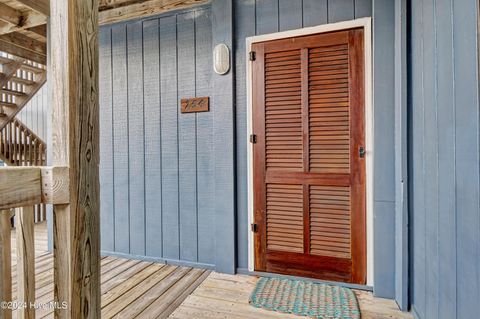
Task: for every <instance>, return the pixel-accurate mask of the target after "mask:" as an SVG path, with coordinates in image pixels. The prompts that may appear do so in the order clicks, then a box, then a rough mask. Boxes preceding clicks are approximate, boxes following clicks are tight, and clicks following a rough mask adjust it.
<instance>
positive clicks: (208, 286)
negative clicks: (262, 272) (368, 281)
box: [170, 273, 413, 319]
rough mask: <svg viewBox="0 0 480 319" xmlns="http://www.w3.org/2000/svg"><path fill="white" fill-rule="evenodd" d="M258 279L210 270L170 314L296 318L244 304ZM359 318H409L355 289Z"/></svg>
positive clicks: (177, 317) (183, 318)
mask: <svg viewBox="0 0 480 319" xmlns="http://www.w3.org/2000/svg"><path fill="white" fill-rule="evenodd" d="M257 280H258V278H257V277H253V276H243V275H235V276H231V275H224V274H219V273H211V274H210V275H209V276H208V278H207V279H206V280H205V281H204V282H203V283H202V284H200V286H198V288H197V289H196V290H195V291H194V292H193V293H192V294H191V295H190V296H189V297H188V298H187V299H185V301H184V302H183V303H182V304H181V305H180V307H178V308H177V310H175V312H174V313H173V314H172V315H171V316H170V318H174V319H187V318H188V319H190V318H202V319H247V318H248V319H250V318H251V319H253V318H262V319H298V318H302V317H299V316H296V315H289V314H282V313H278V312H272V311H268V310H263V309H257V308H254V307H252V306H250V305H249V304H248V298H249V295H250V293H251V292H252V291H253V289H254V287H255V283H256V282H257ZM355 293H356V295H357V298H358V300H359V302H360V308H361V312H362V319H386V318H398V319H411V318H413V317H412V316H411V315H410V314H409V313H402V312H401V311H399V310H398V307H397V305H396V304H395V302H394V301H392V300H388V299H382V298H374V297H373V295H372V293H370V292H365V291H355Z"/></svg>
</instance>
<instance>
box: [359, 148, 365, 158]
mask: <svg viewBox="0 0 480 319" xmlns="http://www.w3.org/2000/svg"><path fill="white" fill-rule="evenodd" d="M358 155H360V158H364V157H365V147H363V146H360V147H359V148H358Z"/></svg>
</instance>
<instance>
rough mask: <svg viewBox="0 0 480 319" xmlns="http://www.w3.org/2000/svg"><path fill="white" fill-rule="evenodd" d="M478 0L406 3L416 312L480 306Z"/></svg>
mask: <svg viewBox="0 0 480 319" xmlns="http://www.w3.org/2000/svg"><path fill="white" fill-rule="evenodd" d="M477 14H478V2H477V1H461V2H460V1H453V0H422V1H412V2H411V23H410V28H411V32H410V38H411V43H410V45H411V52H410V54H411V65H410V79H411V83H410V88H411V105H410V108H409V112H410V121H409V125H410V130H411V136H410V152H411V163H410V175H411V185H410V198H411V211H410V220H411V222H412V226H411V227H412V231H411V247H412V249H413V254H412V256H413V260H412V262H411V265H412V269H411V270H412V272H413V273H412V277H411V301H412V305H413V309H414V312H415V315H416V317H418V318H426V319H428V318H476V317H478V313H479V311H480V306H479V300H480V268H479V264H480V208H479V205H480V202H479V187H480V182H479V163H480V157H479V133H480V130H479V96H478V90H479V79H478V47H477V45H478V43H477V37H478V29H477V28H478V26H477V18H478V17H477Z"/></svg>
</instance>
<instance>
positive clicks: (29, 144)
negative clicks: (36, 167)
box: [28, 133, 33, 166]
mask: <svg viewBox="0 0 480 319" xmlns="http://www.w3.org/2000/svg"><path fill="white" fill-rule="evenodd" d="M28 135H29V137H30V139H29V143H28V150H29V154H30V165H29V166H33V136H32V135H31V134H30V133H28Z"/></svg>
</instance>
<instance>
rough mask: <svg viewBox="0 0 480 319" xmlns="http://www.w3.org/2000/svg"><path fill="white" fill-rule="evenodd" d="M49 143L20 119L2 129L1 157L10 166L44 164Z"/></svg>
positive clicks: (0, 135) (0, 140)
mask: <svg viewBox="0 0 480 319" xmlns="http://www.w3.org/2000/svg"><path fill="white" fill-rule="evenodd" d="M46 150H47V144H46V143H45V142H44V141H43V140H42V139H41V138H40V137H38V136H37V135H36V134H35V133H33V132H32V131H31V130H30V129H29V128H28V127H27V126H26V125H25V124H23V123H22V122H21V121H20V120H19V119H17V118H14V119H13V120H12V121H10V122H9V123H7V124H6V125H5V127H4V128H3V129H2V130H0V159H1V160H3V161H4V162H5V163H7V165H10V166H43V165H45V163H46V160H47V155H46V154H47V153H46Z"/></svg>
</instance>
